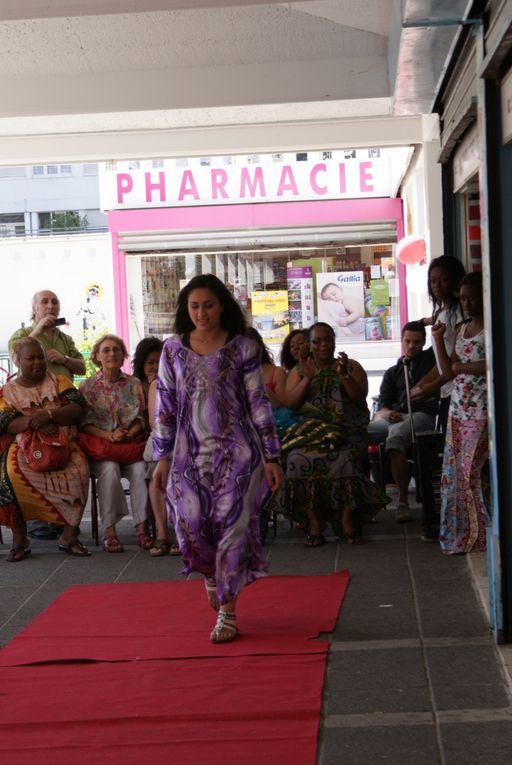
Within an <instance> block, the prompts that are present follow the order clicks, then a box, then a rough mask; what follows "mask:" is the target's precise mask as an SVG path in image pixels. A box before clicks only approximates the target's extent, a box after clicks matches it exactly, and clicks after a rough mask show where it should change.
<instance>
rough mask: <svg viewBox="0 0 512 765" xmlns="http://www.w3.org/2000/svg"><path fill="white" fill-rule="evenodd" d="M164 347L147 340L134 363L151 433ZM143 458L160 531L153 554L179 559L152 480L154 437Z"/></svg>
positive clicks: (152, 510) (162, 498)
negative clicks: (159, 366) (159, 368)
mask: <svg viewBox="0 0 512 765" xmlns="http://www.w3.org/2000/svg"><path fill="white" fill-rule="evenodd" d="M162 345H163V342H162V341H161V340H160V339H159V338H158V337H144V338H143V339H142V340H140V342H139V343H137V347H136V348H135V353H134V355H133V361H132V365H133V375H134V377H138V378H139V380H140V381H141V383H142V389H143V391H144V399H145V402H146V417H147V423H148V425H149V429H150V430H153V424H154V419H155V400H156V379H157V374H158V363H159V361H160V355H161V353H162ZM143 456H144V461H145V463H146V482H148V493H149V500H150V504H149V508H148V509H149V512H150V513H152V515H153V518H154V522H155V530H156V539H155V540H154V541H153V544H152V546H151V547H150V548H149V554H150V555H151V556H152V557H153V558H160V557H162V556H164V555H169V554H170V555H179V554H180V549H179V547H178V544H177V542H176V541H173V538H172V536H171V534H170V533H169V521H168V517H167V510H166V507H165V495H164V494H162V492H161V491H157V490H156V489H155V486H154V483H153V480H152V478H153V472H154V470H155V467H156V462H154V461H153V439H152V436H151V433H150V434H149V437H148V440H147V443H146V447H145V449H144V455H143Z"/></svg>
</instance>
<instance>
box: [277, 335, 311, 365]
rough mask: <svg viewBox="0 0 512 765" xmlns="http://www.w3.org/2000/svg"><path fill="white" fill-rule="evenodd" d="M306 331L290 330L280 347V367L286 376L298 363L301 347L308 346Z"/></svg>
mask: <svg viewBox="0 0 512 765" xmlns="http://www.w3.org/2000/svg"><path fill="white" fill-rule="evenodd" d="M308 343H309V338H308V331H307V329H292V331H291V332H290V333H289V334H288V335H287V336H286V337H285V339H284V340H283V345H282V347H281V357H280V358H281V366H282V368H283V369H284V370H285V372H286V374H288V372H291V370H292V369H293V367H294V366H296V364H298V363H299V361H300V352H301V348H302V346H303V345H308Z"/></svg>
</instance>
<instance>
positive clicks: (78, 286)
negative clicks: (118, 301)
mask: <svg viewBox="0 0 512 765" xmlns="http://www.w3.org/2000/svg"><path fill="white" fill-rule="evenodd" d="M0 266H1V269H2V299H1V301H0V352H4V351H5V350H6V349H7V342H8V339H9V337H10V336H11V335H12V333H13V332H14V331H15V330H16V329H18V328H19V327H20V326H21V323H22V322H25V324H26V325H27V326H28V324H30V314H31V306H32V296H33V295H34V293H35V292H37V291H39V290H42V289H49V290H52V291H53V292H55V293H56V294H57V296H58V297H59V299H60V301H61V316H64V317H65V318H66V319H67V320H68V322H69V326H68V327H63V328H62V329H63V331H64V332H67V333H68V334H70V335H72V336H73V337H74V338H75V340H77V341H78V340H80V339H81V338H82V337H83V329H82V318H81V316H80V309H81V307H82V306H84V305H85V301H86V299H87V288H88V286H89V285H90V284H98V285H99V286H100V288H101V291H102V294H101V299H100V301H99V303H98V305H97V308H96V311H97V314H98V316H99V315H100V314H103V316H104V321H105V323H106V324H107V325H108V326H109V327H110V328H114V326H115V325H114V317H115V314H114V291H113V271H112V248H111V240H110V235H109V234H77V235H74V236H51V237H50V236H45V237H34V238H31V239H6V240H2V239H0Z"/></svg>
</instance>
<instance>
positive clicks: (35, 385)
mask: <svg viewBox="0 0 512 765" xmlns="http://www.w3.org/2000/svg"><path fill="white" fill-rule="evenodd" d="M13 356H14V361H15V363H16V365H17V366H18V369H19V371H18V376H17V377H16V378H15V379H14V380H11V382H8V383H7V384H6V385H5V386H4V388H3V391H2V395H1V396H0V449H1V457H0V485H1V489H2V490H1V491H0V520H1V522H2V523H3V524H5V525H7V526H10V527H11V528H12V534H13V547H12V549H11V551H10V553H9V555H8V556H7V560H8V561H9V562H17V561H21V560H23V558H24V557H25V556H26V555H27V553H28V552H30V549H29V547H28V545H27V539H26V534H27V527H26V524H27V521H30V520H34V519H40V520H44V521H48V522H51V523H56V524H60V525H63V530H62V535H61V538H60V543H59V550H61V551H62V552H66V553H69V554H70V555H75V556H77V557H87V556H89V555H90V552H89V550H88V549H87V548H86V547H85V546H84V545H83V544H82V543H81V542H80V540H79V539H78V526H79V524H80V521H81V518H82V514H83V512H84V507H85V503H86V501H87V493H88V488H89V465H88V463H87V458H86V457H85V455H84V454H83V453H82V452H81V451H80V449H79V448H78V446H77V445H76V443H75V442H74V439H75V435H76V428H75V427H74V426H75V425H77V424H78V422H79V420H80V417H81V416H82V414H83V412H84V410H85V401H84V400H83V398H82V396H81V395H80V393H79V392H78V390H77V389H76V388H74V387H73V384H72V383H71V381H70V380H69V378H67V377H64V376H63V375H54V374H53V373H52V372H49V371H48V370H47V367H46V358H45V353H44V350H43V348H42V346H41V344H40V343H39V341H38V340H36V339H35V338H32V337H27V338H24V339H22V340H19V341H18V342H17V343H16V344H15V346H14V354H13ZM33 431H37V432H38V433H39V434H40V435H41V436H43V437H44V436H49V437H53V438H54V439H55V438H56V437H57V436H58V435H62V436H64V440H65V441H67V442H68V443H67V445H66V447H65V448H66V449H67V447H68V446H69V451H70V454H69V458H68V461H67V464H65V466H64V467H63V468H60V469H56V470H48V471H46V472H40V471H36V470H33V469H32V467H31V466H29V463H28V462H27V460H26V458H25V456H24V451H23V444H24V441H25V437H24V434H28V433H32V432H33ZM66 437H67V438H66ZM66 453H67V452H66Z"/></svg>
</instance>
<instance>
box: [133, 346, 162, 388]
mask: <svg viewBox="0 0 512 765" xmlns="http://www.w3.org/2000/svg"><path fill="white" fill-rule="evenodd" d="M162 346H163V342H162V341H161V340H160V339H159V338H158V337H143V338H142V340H141V341H140V342H139V343H137V347H136V348H135V353H134V354H133V359H132V367H133V376H134V377H138V378H139V380H140V381H141V382H144V380H145V379H146V375H145V374H144V363H145V361H146V359H147V357H148V356H149V354H150V353H153V351H158V353H161V351H162Z"/></svg>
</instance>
